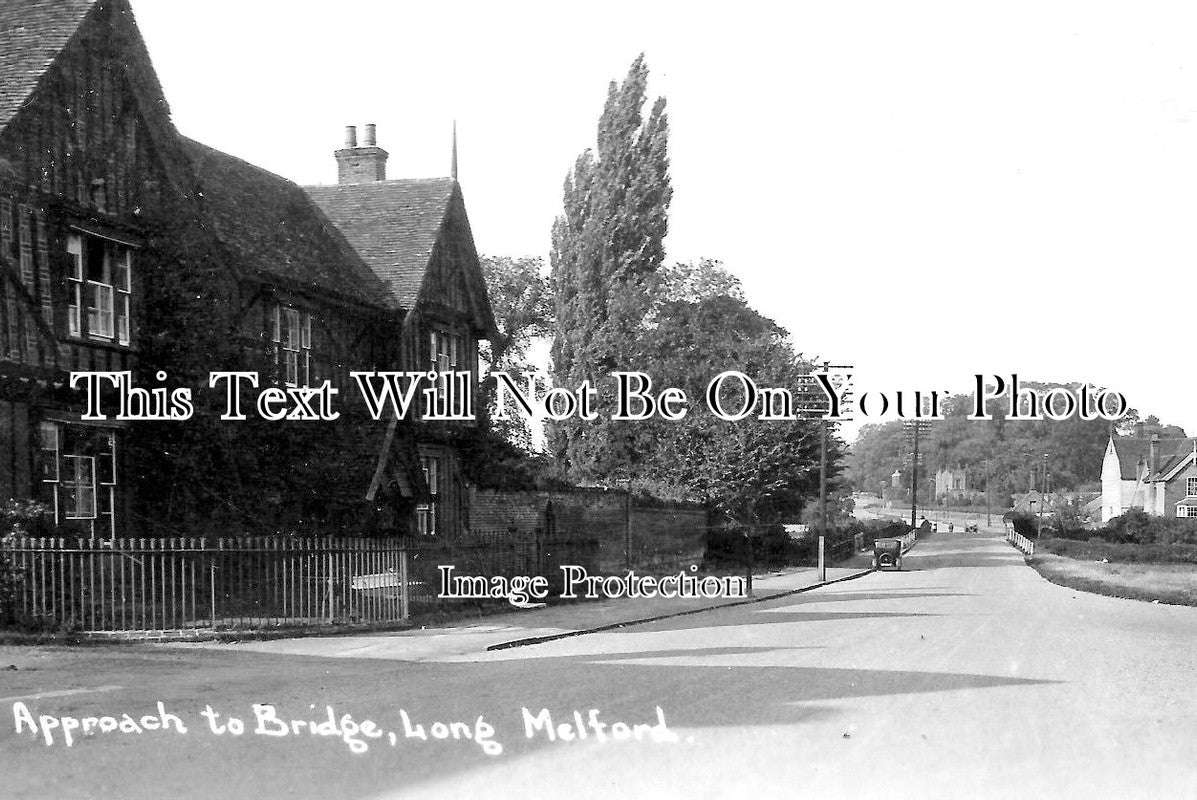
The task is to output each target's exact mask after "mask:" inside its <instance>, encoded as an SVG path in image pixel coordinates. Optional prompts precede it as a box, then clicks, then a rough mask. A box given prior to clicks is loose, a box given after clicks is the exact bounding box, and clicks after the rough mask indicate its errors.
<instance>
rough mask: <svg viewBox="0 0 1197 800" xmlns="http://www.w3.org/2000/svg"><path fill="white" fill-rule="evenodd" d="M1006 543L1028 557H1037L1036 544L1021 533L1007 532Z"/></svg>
mask: <svg viewBox="0 0 1197 800" xmlns="http://www.w3.org/2000/svg"><path fill="white" fill-rule="evenodd" d="M1006 541H1007V542H1009V543H1010V544H1012V545H1014V546H1015V547H1017V548H1018V549H1019V550H1021V551H1022V552H1024V553H1026V554H1027V555H1028V556H1033V555H1035V543H1034V542H1032V541H1031V540H1030V539H1028V538H1027V537H1025V536H1023V535H1022V534H1021V533H1015V532H1014V531H1006Z"/></svg>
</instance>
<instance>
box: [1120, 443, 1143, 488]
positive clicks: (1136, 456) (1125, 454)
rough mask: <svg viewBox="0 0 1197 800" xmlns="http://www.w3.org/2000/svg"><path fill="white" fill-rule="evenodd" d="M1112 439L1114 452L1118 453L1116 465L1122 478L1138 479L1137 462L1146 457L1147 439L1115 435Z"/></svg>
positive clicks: (1125, 479)
mask: <svg viewBox="0 0 1197 800" xmlns="http://www.w3.org/2000/svg"><path fill="white" fill-rule="evenodd" d="M1113 441H1114V452H1115V453H1117V454H1118V467H1119V469H1120V470H1121V472H1122V480H1124V481H1133V480H1138V478H1139V464H1140V463H1142V462H1144V461H1145V460H1146V459H1147V440H1146V439H1137V438H1133V437H1130V436H1115V437H1114V440H1113Z"/></svg>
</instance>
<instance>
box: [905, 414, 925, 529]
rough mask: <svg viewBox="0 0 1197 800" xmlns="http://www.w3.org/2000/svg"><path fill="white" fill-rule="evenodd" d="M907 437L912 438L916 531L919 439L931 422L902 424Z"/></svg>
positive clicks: (913, 524) (913, 522)
mask: <svg viewBox="0 0 1197 800" xmlns="http://www.w3.org/2000/svg"><path fill="white" fill-rule="evenodd" d="M902 427H903V428H904V429H905V430H906V435H907V436H909V437H911V453H910V455H911V458H910V528H911V530H914V529H915V528H916V527H917V525H916V522H917V519H918V504H919V438H920V435H921V434H922V433H923V432H924V431H926V430H928V429H929V428H930V427H931V422H930V420H925V419H912V420H907V421H905V422H903V423H902Z"/></svg>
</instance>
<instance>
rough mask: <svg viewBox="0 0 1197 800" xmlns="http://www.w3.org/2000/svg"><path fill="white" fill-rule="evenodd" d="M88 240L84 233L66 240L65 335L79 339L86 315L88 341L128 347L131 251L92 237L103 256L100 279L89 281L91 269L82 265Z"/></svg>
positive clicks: (97, 237) (76, 234) (84, 264)
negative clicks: (94, 340)
mask: <svg viewBox="0 0 1197 800" xmlns="http://www.w3.org/2000/svg"><path fill="white" fill-rule="evenodd" d="M88 237H89V234H83V233H71V234H70V235H68V236H67V247H66V249H67V261H68V264H67V331H68V332H69V333H70V335H71V336H78V337H82V336H83V335H84V333H83V324H82V323H83V318H84V314H85V313H86V319H87V334H86V336H87V338H89V339H102V340H104V341H115V342H116V343H117V344H122V345H126V346H128V345H129V344H130V342H131V341H132V338H131V333H130V331H131V327H132V326H131V324H130V318H131V314H132V296H133V251H132V249H131V248H129V247H127V246H125V245H123V244H119V243H117V242H114V241H112V240H109V239H105V238H104V237H102V236H96V237H91V238H94V239H98V240H99V241H100V242H101V243H102V245H103V254H104V255H103V259H104V262H103V264H102V265H101V267H100V269H99V270H98V272H99V278H100V279H99V280H94V279H92V278H90V277H88V276H89V274H91V270H90V269H89V267H90V266H91V265H88V264H86V263H85V262H86V259H87V255H86V254H87V248H86V247H85V246H84V245H85V242H86V240H87V238H88ZM85 303H86V305H85Z"/></svg>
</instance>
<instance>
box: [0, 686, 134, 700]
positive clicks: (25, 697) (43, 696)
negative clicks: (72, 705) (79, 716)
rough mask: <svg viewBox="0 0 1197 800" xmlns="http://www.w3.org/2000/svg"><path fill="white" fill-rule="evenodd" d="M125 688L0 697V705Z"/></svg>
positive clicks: (115, 689)
mask: <svg viewBox="0 0 1197 800" xmlns="http://www.w3.org/2000/svg"><path fill="white" fill-rule="evenodd" d="M124 688H125V687H124V686H97V687H95V688H94V689H58V690H56V691H53V692H34V693H32V694H14V695H13V696H12V697H0V703H7V702H9V701H10V700H45V699H46V698H49V697H70V696H71V695H73V694H88V693H90V692H115V691H117V690H118V689H124Z"/></svg>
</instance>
